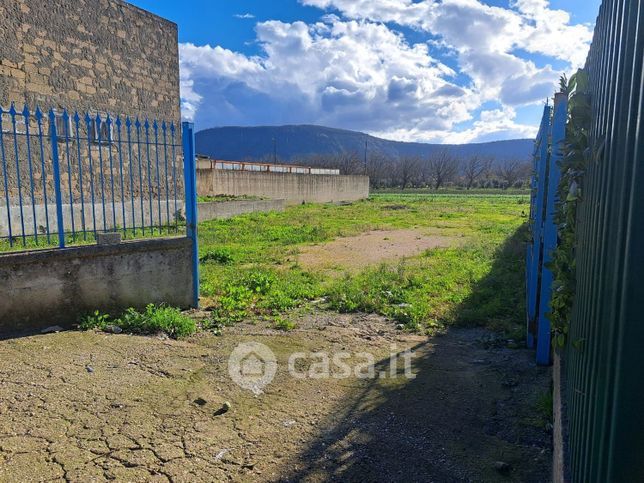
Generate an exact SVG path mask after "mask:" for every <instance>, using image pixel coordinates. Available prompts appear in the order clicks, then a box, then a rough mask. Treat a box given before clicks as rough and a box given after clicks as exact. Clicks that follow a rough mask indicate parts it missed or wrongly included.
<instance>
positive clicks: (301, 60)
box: [180, 18, 480, 135]
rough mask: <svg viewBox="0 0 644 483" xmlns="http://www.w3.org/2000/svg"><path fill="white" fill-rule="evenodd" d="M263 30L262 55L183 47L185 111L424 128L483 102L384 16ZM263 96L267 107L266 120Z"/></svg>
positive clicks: (200, 118)
mask: <svg viewBox="0 0 644 483" xmlns="http://www.w3.org/2000/svg"><path fill="white" fill-rule="evenodd" d="M257 38H258V41H259V42H260V44H261V45H262V48H263V50H264V55H263V56H261V57H247V56H244V55H241V54H238V53H235V52H232V51H230V50H226V49H223V48H221V47H210V46H201V47H198V46H195V45H192V44H182V45H181V46H180V55H181V72H182V87H183V91H182V98H183V100H184V115H185V116H191V117H192V119H194V120H195V121H196V122H198V123H200V124H202V125H214V124H235V123H239V124H244V123H245V120H246V119H253V121H252V123H253V124H255V123H259V122H261V120H262V119H264V118H265V119H267V121H266V122H268V123H290V122H292V123H296V122H297V123H319V124H326V125H331V126H337V127H345V128H356V127H358V128H360V129H365V130H369V131H374V132H375V131H384V132H387V131H389V130H391V128H392V126H397V127H398V128H402V129H408V130H413V129H417V130H418V132H419V135H422V134H421V133H422V132H430V131H431V132H442V131H448V130H449V129H451V128H452V126H453V125H454V124H455V123H459V122H463V121H466V120H468V119H469V118H470V114H469V113H470V112H471V110H472V109H474V108H475V107H476V106H477V105H479V103H480V99H479V95H478V93H477V92H475V91H474V90H472V89H470V88H467V87H460V86H458V85H456V84H455V83H454V82H453V79H452V78H453V77H454V76H455V75H456V72H454V71H453V70H452V69H451V68H449V67H448V66H446V65H444V64H442V63H441V62H439V61H438V60H436V59H434V58H433V57H432V56H431V55H430V53H429V48H428V46H427V45H426V44H415V45H410V44H408V43H407V42H406V40H405V39H404V37H403V36H402V35H401V34H398V33H395V32H393V31H392V30H390V29H389V28H387V27H386V26H385V25H382V24H375V23H370V22H364V21H353V20H352V21H341V20H339V19H337V18H335V19H332V21H331V22H330V23H329V22H327V23H317V24H314V25H307V24H305V23H303V22H294V23H283V22H279V21H269V22H264V23H260V24H258V26H257ZM258 101H261V102H262V103H265V104H262V107H263V108H264V109H265V110H266V113H265V115H261V114H259V121H257V120H256V117H255V116H256V115H258V113H257V110H258ZM186 105H187V106H188V108H187V109H186ZM284 106H289V108H288V109H287V108H284ZM213 116H214V117H213Z"/></svg>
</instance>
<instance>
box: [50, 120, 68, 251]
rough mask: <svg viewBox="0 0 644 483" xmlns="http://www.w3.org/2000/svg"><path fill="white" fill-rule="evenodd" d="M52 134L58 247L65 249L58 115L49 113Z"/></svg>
mask: <svg viewBox="0 0 644 483" xmlns="http://www.w3.org/2000/svg"><path fill="white" fill-rule="evenodd" d="M49 129H50V134H51V159H52V164H53V170H54V192H55V193H56V221H57V223H58V246H59V247H60V248H65V223H64V220H63V192H62V190H61V188H60V160H59V159H58V136H57V133H56V113H54V110H53V109H52V110H50V111H49Z"/></svg>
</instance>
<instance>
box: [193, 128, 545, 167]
mask: <svg viewBox="0 0 644 483" xmlns="http://www.w3.org/2000/svg"><path fill="white" fill-rule="evenodd" d="M273 139H275V141H276V144H277V156H278V159H279V160H281V161H287V162H290V161H294V160H296V159H298V158H306V157H307V156H311V155H316V154H317V155H325V154H327V155H334V154H341V153H357V154H359V155H360V156H362V153H364V148H365V140H367V141H368V150H369V152H370V153H375V152H378V153H381V154H384V155H386V156H388V157H393V158H400V157H404V156H421V157H427V156H429V155H431V154H432V153H435V152H437V151H441V150H444V149H447V150H448V151H449V152H450V153H451V154H453V155H454V156H456V157H459V158H467V157H470V156H473V155H481V156H486V157H492V158H494V159H495V160H496V161H505V160H509V159H516V160H521V161H526V160H529V159H530V157H531V155H532V150H533V146H534V142H533V140H531V139H516V140H510V141H496V142H489V143H480V144H424V143H405V142H398V141H389V140H386V139H380V138H377V137H373V136H369V135H366V134H364V133H360V132H356V131H347V130H343V129H333V128H328V127H322V126H308V125H302V126H266V127H219V128H212V129H206V130H203V131H199V132H198V133H197V134H196V151H197V153H198V154H203V155H206V156H209V157H211V158H214V159H223V160H244V159H262V158H266V157H271V156H272V155H273Z"/></svg>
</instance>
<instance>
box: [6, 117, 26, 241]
mask: <svg viewBox="0 0 644 483" xmlns="http://www.w3.org/2000/svg"><path fill="white" fill-rule="evenodd" d="M17 112H18V111H16V106H15V105H14V104H11V108H10V109H9V116H11V127H12V130H13V151H14V156H15V161H16V177H17V180H16V184H17V185H18V201H19V204H20V229H21V230H22V246H23V247H26V246H27V236H26V234H25V213H24V208H23V198H22V181H21V176H20V155H19V153H18V136H17V135H16V131H17V126H16V114H17Z"/></svg>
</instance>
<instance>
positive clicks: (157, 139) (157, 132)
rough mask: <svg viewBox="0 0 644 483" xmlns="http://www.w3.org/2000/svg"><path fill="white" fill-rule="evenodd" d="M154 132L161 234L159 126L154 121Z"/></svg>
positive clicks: (161, 229)
mask: <svg viewBox="0 0 644 483" xmlns="http://www.w3.org/2000/svg"><path fill="white" fill-rule="evenodd" d="M152 129H153V130H154V156H155V158H156V168H157V170H156V182H157V205H158V206H157V207H158V209H159V233H162V232H163V219H162V215H161V172H160V170H159V124H158V123H157V121H156V119H155V120H154V122H153V123H152Z"/></svg>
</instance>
